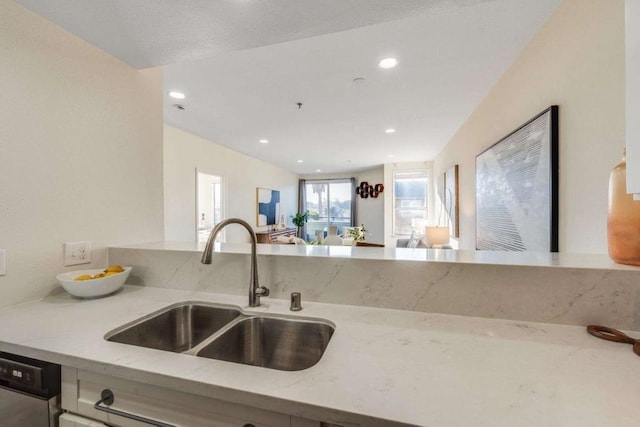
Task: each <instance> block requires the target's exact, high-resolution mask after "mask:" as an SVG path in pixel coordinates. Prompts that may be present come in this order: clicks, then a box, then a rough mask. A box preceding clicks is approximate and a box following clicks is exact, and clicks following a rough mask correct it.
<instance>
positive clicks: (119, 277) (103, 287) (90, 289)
mask: <svg viewBox="0 0 640 427" xmlns="http://www.w3.org/2000/svg"><path fill="white" fill-rule="evenodd" d="M123 268H124V271H123V272H122V273H118V274H114V275H113V276H109V277H101V278H99V279H91V280H74V279H75V278H76V277H78V276H82V275H83V274H88V275H90V276H95V275H96V274H99V273H104V269H100V270H76V271H67V272H66V273H61V274H58V275H57V276H56V279H58V282H59V283H60V285H62V287H63V288H64V290H65V291H67V292H69V293H70V294H71V295H73V296H76V297H80V298H93V297H101V296H103V295H109V294H111V293H113V292H115V291H117V290H118V289H120V288H121V287H122V285H124V282H125V280H127V277H129V273H130V272H131V267H123Z"/></svg>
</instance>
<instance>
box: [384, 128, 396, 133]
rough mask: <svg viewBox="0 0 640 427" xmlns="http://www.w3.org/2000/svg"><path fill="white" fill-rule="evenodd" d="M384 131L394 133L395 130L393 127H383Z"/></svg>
mask: <svg viewBox="0 0 640 427" xmlns="http://www.w3.org/2000/svg"><path fill="white" fill-rule="evenodd" d="M384 133H396V130H395V129H393V128H389V129H385V130H384Z"/></svg>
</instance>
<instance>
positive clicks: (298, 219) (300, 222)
mask: <svg viewBox="0 0 640 427" xmlns="http://www.w3.org/2000/svg"><path fill="white" fill-rule="evenodd" d="M308 220H309V212H308V211H307V212H304V213H302V212H296V214H295V215H294V216H293V217H292V219H291V222H293V225H295V226H296V227H297V228H298V237H302V236H300V234H301V230H302V227H304V225H305V224H306V223H307V221H308Z"/></svg>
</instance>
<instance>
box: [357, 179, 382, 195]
mask: <svg viewBox="0 0 640 427" xmlns="http://www.w3.org/2000/svg"><path fill="white" fill-rule="evenodd" d="M383 191H384V185H382V184H376V185H369V183H368V182H367V181H362V182H361V183H360V185H359V186H358V187H356V194H357V195H358V196H360V197H362V198H363V199H366V198H368V197H372V198H374V199H375V198H377V197H378V196H379V195H380V193H382V192H383Z"/></svg>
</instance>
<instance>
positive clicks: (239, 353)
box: [105, 301, 335, 371]
mask: <svg viewBox="0 0 640 427" xmlns="http://www.w3.org/2000/svg"><path fill="white" fill-rule="evenodd" d="M334 331H335V325H334V324H333V323H331V322H330V321H328V320H324V319H311V318H305V317H297V316H296V317H293V316H291V317H290V316H278V315H264V314H254V313H245V312H243V311H242V310H241V309H240V308H239V307H235V306H229V305H223V304H214V303H206V302H193V301H188V302H182V303H177V304H173V305H170V306H168V307H165V308H163V309H161V310H159V311H156V312H154V313H151V314H149V315H147V316H144V317H142V318H140V319H138V320H135V321H133V322H131V323H128V324H126V325H123V326H121V327H119V328H117V329H114V330H113V331H111V332H109V333H107V334H106V335H105V339H106V340H107V341H113V342H117V343H123V344H130V345H136V346H141V347H147V348H153V349H157V350H165V351H171V352H174V353H184V354H192V355H195V356H199V357H207V358H210V359H218V360H225V361H228V362H236V363H243V364H246V365H254V366H261V367H265V368H271V369H279V370H283V371H300V370H302V369H307V368H310V367H311V366H313V365H315V364H316V363H318V361H319V360H320V358H321V357H322V355H323V354H324V351H325V349H326V348H327V345H328V344H329V340H330V339H331V336H332V335H333V332H334Z"/></svg>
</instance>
